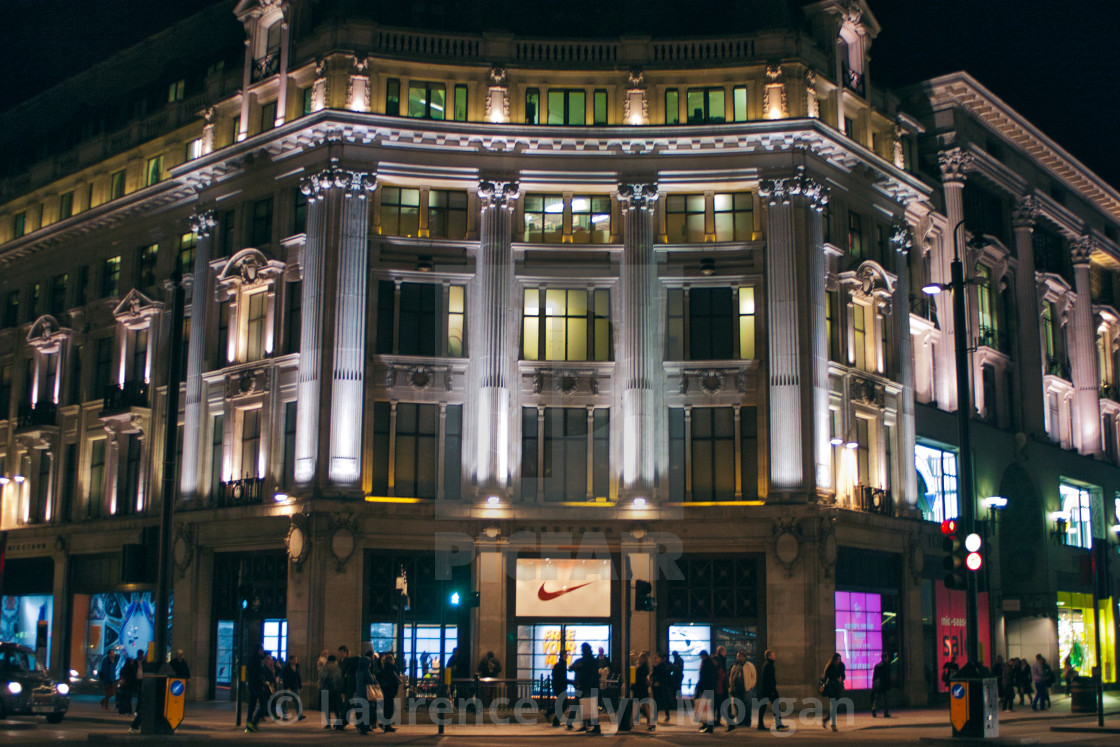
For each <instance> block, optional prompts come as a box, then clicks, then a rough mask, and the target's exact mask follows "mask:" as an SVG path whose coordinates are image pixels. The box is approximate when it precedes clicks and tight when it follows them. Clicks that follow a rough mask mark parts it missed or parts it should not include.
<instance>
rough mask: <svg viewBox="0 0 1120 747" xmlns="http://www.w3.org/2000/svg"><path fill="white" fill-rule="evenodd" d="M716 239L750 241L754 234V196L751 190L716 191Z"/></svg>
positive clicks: (714, 201)
mask: <svg viewBox="0 0 1120 747" xmlns="http://www.w3.org/2000/svg"><path fill="white" fill-rule="evenodd" d="M713 204H714V208H715V223H716V241H750V240H751V238H753V236H754V197H753V196H752V195H751V193H750V192H730V193H716V195H715V197H714V199H713Z"/></svg>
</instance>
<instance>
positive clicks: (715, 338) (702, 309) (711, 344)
mask: <svg viewBox="0 0 1120 747" xmlns="http://www.w3.org/2000/svg"><path fill="white" fill-rule="evenodd" d="M733 308H734V306H733V302H732V290H731V289H730V288H693V289H692V290H691V291H690V292H689V294H688V313H689V324H688V331H689V335H688V341H689V345H688V347H689V353H688V355H689V359H690V360H694V361H697V360H701V361H702V360H727V359H730V358H731V357H732V355H731V352H732V351H731V345H732V339H733V338H732V335H733V334H734V333H733V331H732V330H733V328H732V326H731V324H732V309H733Z"/></svg>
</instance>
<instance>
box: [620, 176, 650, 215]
mask: <svg viewBox="0 0 1120 747" xmlns="http://www.w3.org/2000/svg"><path fill="white" fill-rule="evenodd" d="M617 194H618V202H619V205H620V206H621V207H622V209H623V210H653V206H654V205H655V204H656V203H657V198H658V196H659V195H658V192H657V182H649V183H646V184H619V185H618V192H617Z"/></svg>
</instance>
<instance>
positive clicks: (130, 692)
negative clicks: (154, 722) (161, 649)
mask: <svg viewBox="0 0 1120 747" xmlns="http://www.w3.org/2000/svg"><path fill="white" fill-rule="evenodd" d="M139 691H140V657H139V656H136V657H134V658H127V659H125V661H124V666H123V667H121V678H120V681H119V682H118V683H117V713H119V714H121V715H122V716H133V715H135V714H136V708H135V707H134V706H135V700H136V697H135V696H137V695H139V694H140V693H139Z"/></svg>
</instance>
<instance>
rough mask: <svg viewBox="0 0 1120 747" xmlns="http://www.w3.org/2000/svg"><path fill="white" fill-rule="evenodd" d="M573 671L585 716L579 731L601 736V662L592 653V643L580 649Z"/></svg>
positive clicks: (581, 708) (572, 667) (581, 709)
mask: <svg viewBox="0 0 1120 747" xmlns="http://www.w3.org/2000/svg"><path fill="white" fill-rule="evenodd" d="M571 671H573V672H575V673H576V688H577V689H578V690H579V697H580V711H582V715H583V726H581V727H579V729H578V731H586V732H587V733H588V734H601V733H602V730H600V729H599V705H598V703H599V662H598V661H597V660H596V658H595V655H594V654H593V653H592V651H591V644H590V643H585V644H583V646H582V647H581V648H580V657H579V658H578V659H576V661H575V663H574V664H572V666H571Z"/></svg>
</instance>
